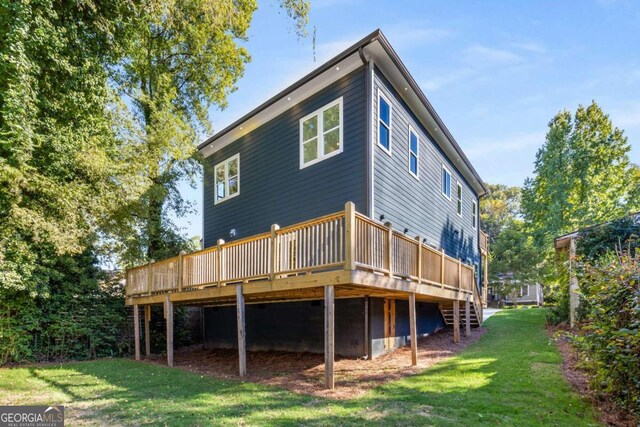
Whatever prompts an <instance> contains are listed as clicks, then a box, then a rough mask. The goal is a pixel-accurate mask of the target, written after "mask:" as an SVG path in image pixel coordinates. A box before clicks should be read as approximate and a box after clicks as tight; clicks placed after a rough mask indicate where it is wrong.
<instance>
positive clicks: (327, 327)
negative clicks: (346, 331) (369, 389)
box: [324, 285, 335, 390]
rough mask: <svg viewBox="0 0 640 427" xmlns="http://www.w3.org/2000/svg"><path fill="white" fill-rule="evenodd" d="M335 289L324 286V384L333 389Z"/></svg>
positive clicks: (331, 286) (330, 286)
mask: <svg viewBox="0 0 640 427" xmlns="http://www.w3.org/2000/svg"><path fill="white" fill-rule="evenodd" d="M334 300H335V289H334V287H333V285H326V286H325V287H324V385H325V388H328V389H330V390H333V388H334V385H335V384H334V376H333V362H334V357H335V347H334V346H335V341H334V338H335V334H334V332H335V330H334V326H335V322H334V321H335V305H334Z"/></svg>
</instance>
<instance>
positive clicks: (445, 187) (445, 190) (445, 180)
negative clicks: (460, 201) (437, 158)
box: [442, 166, 451, 199]
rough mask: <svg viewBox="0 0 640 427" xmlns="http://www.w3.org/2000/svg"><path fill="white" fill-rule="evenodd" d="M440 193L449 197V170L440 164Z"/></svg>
mask: <svg viewBox="0 0 640 427" xmlns="http://www.w3.org/2000/svg"><path fill="white" fill-rule="evenodd" d="M442 195H444V197H446V198H447V199H451V172H449V171H448V170H447V168H445V167H444V166H442Z"/></svg>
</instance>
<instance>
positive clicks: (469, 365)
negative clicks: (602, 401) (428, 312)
mask: <svg viewBox="0 0 640 427" xmlns="http://www.w3.org/2000/svg"><path fill="white" fill-rule="evenodd" d="M543 324H544V310H542V309H531V310H506V311H502V312H500V313H498V314H496V315H494V316H493V317H492V318H490V319H489V320H487V322H486V323H485V326H486V328H487V329H488V332H487V333H486V334H485V335H484V336H483V337H482V339H481V340H480V341H479V342H478V343H476V344H474V345H472V346H470V347H468V348H467V349H465V350H464V351H463V352H461V353H460V354H459V355H457V356H456V357H454V358H451V359H448V360H446V361H444V362H442V363H440V364H438V365H435V366H433V367H432V368H430V369H428V370H426V371H424V372H423V373H422V374H420V375H416V376H412V377H407V378H405V379H403V380H400V381H395V382H392V383H388V384H386V385H383V386H380V387H378V388H376V389H373V390H372V391H370V392H368V393H367V394H366V395H365V396H364V397H362V398H359V399H354V400H348V401H332V400H325V399H319V398H314V397H308V396H302V395H297V394H295V393H292V392H289V391H285V390H282V389H278V388H275V387H267V386H262V385H257V384H252V383H242V382H239V381H229V380H227V381H222V380H217V379H213V378H209V377H202V376H200V375H196V374H192V373H188V372H184V371H182V370H179V369H171V368H165V367H161V366H155V365H150V364H145V363H136V362H134V361H130V360H122V359H107V360H99V361H92V362H82V363H67V364H62V365H55V366H53V365H52V366H43V367H24V368H22V367H21V368H12V369H9V368H6V369H0V404H3V405H4V404H10V405H26V404H31V405H34V404H42V405H48V404H53V403H62V404H64V405H65V406H66V408H65V413H66V417H67V420H68V425H78V424H88V425H94V424H95V425H103V424H117V425H145V424H147V425H148V424H155V425H165V424H166V425H239V424H243V425H244V424H248V425H299V424H311V425H360V424H363V423H364V422H366V423H368V424H380V425H442V426H458V425H476V426H477V425H490V426H495V425H507V426H511V425H518V426H526V425H531V426H533V425H556V426H588V425H599V424H598V422H597V421H596V418H595V412H594V410H593V409H592V407H591V406H590V405H589V403H588V402H586V401H585V400H584V399H582V398H581V397H580V396H578V395H577V394H575V393H574V392H573V391H572V390H571V388H570V386H569V385H568V384H567V382H566V381H565V380H564V378H563V377H562V373H561V368H560V364H561V358H560V355H559V354H558V352H557V351H556V349H555V346H554V345H553V344H552V343H550V341H549V339H548V337H547V336H546V334H545V332H544V328H543Z"/></svg>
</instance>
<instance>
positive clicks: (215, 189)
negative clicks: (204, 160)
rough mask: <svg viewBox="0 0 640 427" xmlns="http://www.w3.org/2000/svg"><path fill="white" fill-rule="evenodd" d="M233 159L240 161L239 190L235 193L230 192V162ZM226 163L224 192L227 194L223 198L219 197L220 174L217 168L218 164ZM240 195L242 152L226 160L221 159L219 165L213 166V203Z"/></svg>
mask: <svg viewBox="0 0 640 427" xmlns="http://www.w3.org/2000/svg"><path fill="white" fill-rule="evenodd" d="M233 160H237V161H238V191H237V192H236V193H235V194H232V195H230V194H229V163H230V162H232V161H233ZM220 165H224V194H225V196H224V197H223V198H222V199H218V183H217V181H216V180H217V179H218V176H217V175H216V170H217V169H218V166H220ZM239 195H240V153H238V154H236V155H234V156H231V157H229V158H228V159H226V160H223V161H221V162H220V163H218V164H217V165H215V166H214V167H213V204H214V205H217V204H218V203H222V202H226V201H227V200H229V199H233V198H234V197H236V196H239Z"/></svg>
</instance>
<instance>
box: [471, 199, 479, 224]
mask: <svg viewBox="0 0 640 427" xmlns="http://www.w3.org/2000/svg"><path fill="white" fill-rule="evenodd" d="M471 225H472V226H473V229H474V230H475V229H477V228H478V203H476V201H475V200H473V201H472V202H471Z"/></svg>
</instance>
